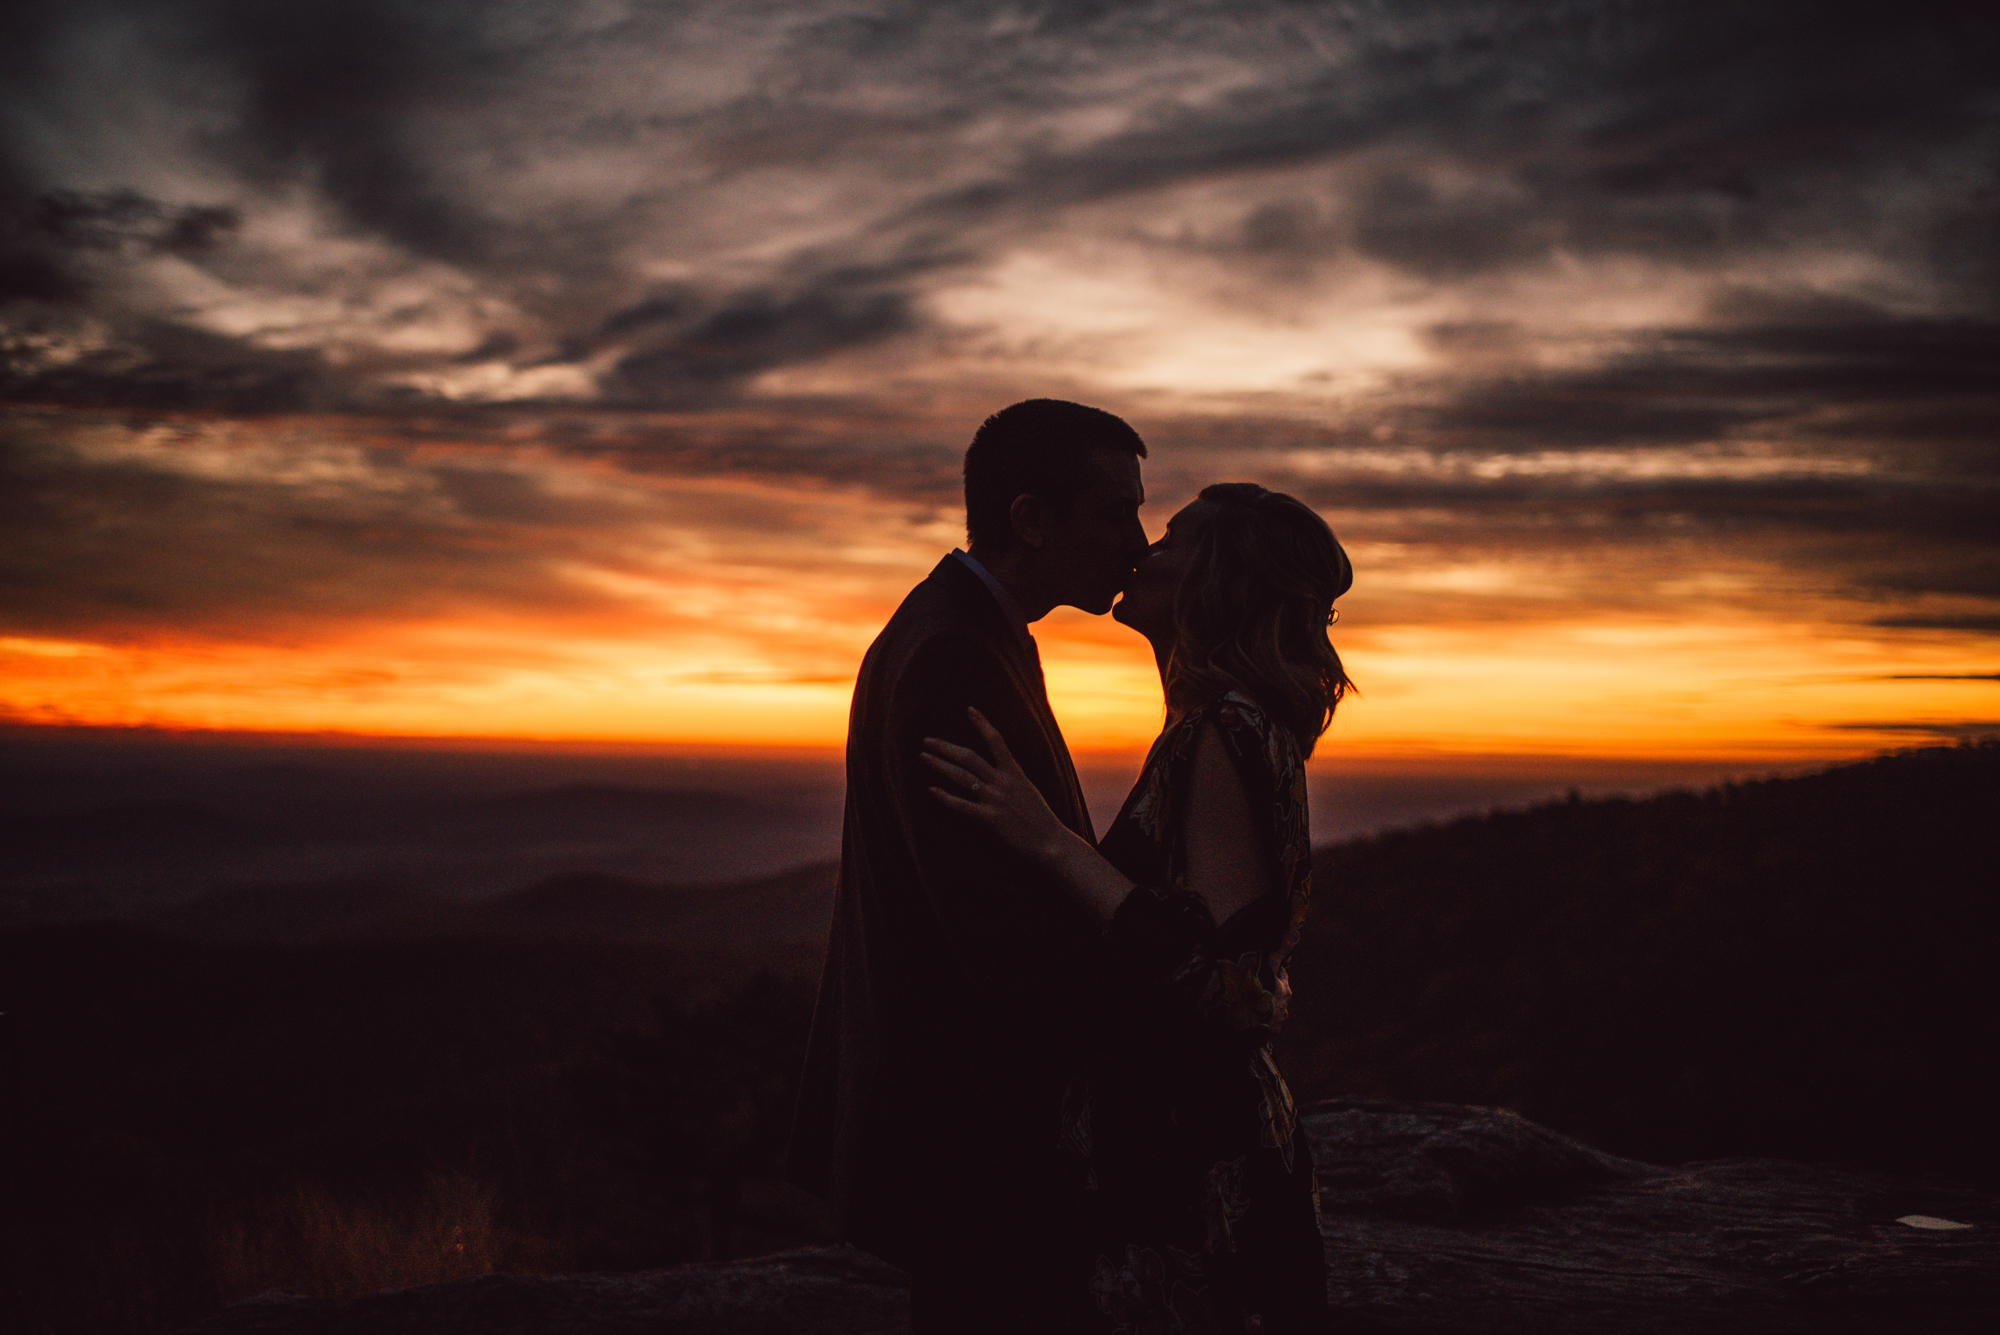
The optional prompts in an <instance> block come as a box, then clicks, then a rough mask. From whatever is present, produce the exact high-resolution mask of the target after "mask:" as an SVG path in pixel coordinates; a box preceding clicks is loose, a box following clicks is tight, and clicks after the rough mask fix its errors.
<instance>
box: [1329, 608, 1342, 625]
mask: <svg viewBox="0 0 2000 1335" xmlns="http://www.w3.org/2000/svg"><path fill="white" fill-rule="evenodd" d="M1338 620H1340V609H1339V608H1338V607H1336V608H1332V609H1331V610H1329V611H1328V612H1327V614H1326V624H1327V625H1329V626H1331V625H1332V624H1333V623H1334V622H1336V621H1338Z"/></svg>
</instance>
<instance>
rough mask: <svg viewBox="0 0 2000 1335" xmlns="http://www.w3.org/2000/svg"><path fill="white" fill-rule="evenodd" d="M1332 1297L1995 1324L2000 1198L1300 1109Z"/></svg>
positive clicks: (339, 1310) (431, 1329) (274, 1334)
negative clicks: (1625, 1154)
mask: <svg viewBox="0 0 2000 1335" xmlns="http://www.w3.org/2000/svg"><path fill="white" fill-rule="evenodd" d="M1306 1125H1307V1128H1308V1130H1309V1133H1310V1135H1311V1137H1312V1143H1313V1151H1314V1158H1315V1162H1316V1163H1317V1164H1318V1165H1319V1177H1320V1188H1321V1204H1322V1212H1321V1217H1322V1219H1323V1221H1324V1227H1325V1232H1326V1240H1327V1257H1328V1262H1329V1269H1330V1278H1329V1289H1330V1293H1331V1297H1332V1300H1333V1305H1334V1308H1335V1310H1336V1312H1337V1313H1339V1314H1340V1316H1341V1317H1342V1318H1343V1320H1342V1322H1341V1323H1340V1324H1341V1327H1342V1328H1343V1329H1345V1330H1347V1331H1350V1332H1358V1331H1382V1332H1386V1331H1397V1332H1410V1333H1411V1335H1417V1333H1423V1335H1474V1333H1475V1332H1480V1333H1486V1332H1492V1333H1494V1335H1500V1333H1502V1332H1520V1333H1521V1335H1530V1333H1533V1335H1567V1333H1569V1332H1575V1335H1585V1333H1586V1332H1587V1333H1588V1335H1612V1333H1614V1332H1632V1333H1634V1335H1639V1333H1642V1332H1644V1333H1652V1332H1658V1333H1659V1335H1668V1333H1670V1332H1671V1333H1672V1335H1681V1333H1682V1332H1703V1333H1704V1335H1733V1333H1735V1332H1741V1333H1742V1335H1784V1333H1785V1332H1815V1333H1819V1332H1834V1333H1840V1332H1855V1333H1856V1335H1859V1333H1860V1332H1864V1331H1866V1332H1876V1331H1884V1330H1891V1329H1893V1330H1895V1331H1897V1332H1899V1335H1943V1333H1946V1332H1960V1331H1964V1332H1968V1333H1969V1332H1974V1331H1977V1332H1981V1333H1982V1335H1984V1333H1985V1332H1990V1331H1993V1330H2000V1200H1996V1199H1995V1198H1994V1197H1991V1196H1988V1195H1984V1194H1982V1193H1979V1192H1975V1191H1972V1190H1970V1189H1967V1188H1965V1187H1962V1186H1956V1185H1953V1184H1950V1183H1947V1182H1943V1181H1930V1180H1924V1181H1918V1180H1911V1179H1907V1178H1897V1177H1890V1176H1885V1175H1880V1174H1872V1173H1863V1172H1854V1171H1849V1170H1845V1169H1838V1168H1823V1167H1809V1166H1806V1165H1801V1164H1794V1163H1787V1162H1781V1161H1776V1160H1749V1159H1742V1160H1725V1161H1718V1162H1714V1163H1698V1164H1688V1165H1684V1166H1682V1167H1679V1168H1661V1167H1656V1166H1653V1165H1650V1164H1644V1163H1639V1162H1636V1161H1633V1160H1630V1159H1620V1158H1616V1157H1614V1156H1612V1155H1608V1154H1603V1153H1600V1152H1598V1151H1596V1150H1593V1149H1591V1148H1589V1147H1588V1146H1586V1145H1582V1144H1579V1143H1578V1142H1576V1141H1574V1140H1570V1139H1568V1138H1566V1137H1564V1136H1561V1135H1558V1134H1556V1133H1555V1132H1553V1131H1550V1130H1548V1129H1546V1128H1544V1127H1540V1126H1537V1125H1535V1124H1534V1123H1532V1122H1529V1121H1526V1120H1524V1119H1523V1118H1520V1117H1518V1116H1515V1115H1514V1114H1512V1113H1508V1112H1504V1111H1499V1110H1494V1109H1485V1108H1467V1107H1460V1106H1457V1105H1448V1104H1393V1103H1377V1102H1365V1101H1356V1100H1334V1101H1330V1102H1327V1103H1323V1104H1320V1105H1317V1106H1316V1107H1314V1108H1313V1109H1311V1110H1310V1111H1309V1112H1308V1113H1307V1115H1306ZM908 1311H909V1304H908V1289H907V1281H906V1278H905V1277H904V1276H902V1275H901V1274H899V1273H898V1272H897V1271H894V1270H892V1269H890V1268H888V1267H886V1266H884V1265H882V1264H881V1263H880V1262H878V1261H875V1260H873V1259H872V1258H870V1257H868V1256H865V1255H863V1254H861V1253H858V1252H854V1251H852V1250H849V1249H845V1248H827V1249H818V1250H806V1251H796V1252H785V1253H781V1254H779V1255H775V1256H765V1257H759V1258H757V1259H755V1260H749V1261H740V1262H735V1263H726V1264H710V1265H687V1266H677V1267H675V1268H672V1269H668V1270H659V1271H652V1272H647V1273H641V1274H631V1275H584V1276H568V1277H538V1276H516V1275H485V1276H481V1277H479V1278H476V1279H468V1280H460V1281H456V1282H453V1283H449V1284H437V1285H432V1286H429V1287H425V1288H418V1289H405V1290H398V1291H394V1292H389V1293H380V1294H375V1295H372V1296H370V1297H367V1298H363V1299H360V1300H358V1301H356V1302H353V1303H349V1304H346V1305H345V1306H336V1305H334V1304H330V1303H323V1302H317V1301H314V1300H312V1299H307V1298H300V1297H296V1296H291V1295H283V1294H267V1295H265V1296H263V1297H261V1298H255V1299H252V1300H250V1301H248V1302H243V1303H238V1304H237V1305H235V1306H234V1307H231V1308H229V1309H227V1310H225V1311H223V1312H221V1313H219V1314H218V1315H216V1316H214V1317H212V1318H210V1319H209V1320H207V1321H204V1322H202V1323H200V1324H199V1325H197V1326H195V1327H194V1328H193V1329H192V1330H191V1331H189V1332H188V1335H460V1333H461V1332H462V1333H463V1335H624V1333H625V1332H635V1333H636V1332H639V1331H645V1332H648V1333H649V1335H662V1333H666V1332H672V1333H675V1335H680V1333H686V1335H695V1333H697V1332H699V1335H750V1333H751V1332H757V1333H758V1335H776V1333H777V1332H815V1333H817V1332H830V1333H839V1335H848V1333H851V1335H863V1333H864V1332H866V1333H868V1335H873V1333H874V1332H885V1333H886V1332H892V1331H902V1330H906V1329H907V1327H908V1320H909V1315H908Z"/></svg>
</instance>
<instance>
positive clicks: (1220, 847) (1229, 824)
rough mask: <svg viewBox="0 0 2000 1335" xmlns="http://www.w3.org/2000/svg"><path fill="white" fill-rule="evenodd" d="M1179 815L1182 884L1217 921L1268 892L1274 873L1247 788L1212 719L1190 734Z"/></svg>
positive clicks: (1227, 918) (1272, 882)
mask: <svg viewBox="0 0 2000 1335" xmlns="http://www.w3.org/2000/svg"><path fill="white" fill-rule="evenodd" d="M1178 815H1179V819H1180V821H1181V849H1182V857H1183V859H1184V862H1185V865H1186V869H1187V886H1188V888H1189V889H1190V890H1192V891H1194V892H1195V893H1196V894H1198V895H1200V896H1201V897H1202V899H1203V900H1204V901H1205V902H1206V903H1207V904H1208V911H1209V912H1210V913H1212V914H1214V915H1215V920H1216V922H1218V923H1225V922H1228V921H1229V920H1230V918H1232V917H1234V916H1235V915H1236V913H1237V911H1238V910H1240V909H1244V908H1247V907H1249V906H1250V905H1251V904H1254V903H1256V902H1257V901H1258V900H1260V899H1262V898H1263V897H1264V896H1265V895H1267V894H1269V893H1270V892H1271V889H1272V887H1273V886H1275V885H1276V884H1277V875H1276V871H1275V869H1274V868H1273V867H1272V866H1271V856H1270V853H1269V851H1268V850H1267V849H1266V848H1265V846H1264V841H1263V839H1262V838H1261V837H1260V835H1259V833H1258V821H1257V814H1256V809H1255V808H1254V807H1253V806H1252V805H1251V801H1250V790H1249V788H1248V787H1246V786H1245V785H1244V782H1243V776H1242V775H1241V774H1240V773H1239V772H1238V771H1237V769H1236V762H1235V761H1233V760H1231V759H1230V758H1229V749H1228V748H1227V747H1226V746H1224V745H1223V742H1222V730H1221V729H1220V728H1218V727H1217V726H1216V725H1215V723H1214V722H1213V721H1212V720H1211V721H1209V722H1205V723H1203V724H1202V725H1201V729H1200V731H1199V732H1198V733H1196V734H1195V740H1194V754H1193V755H1192V756H1190V757H1189V762H1188V777H1187V792H1186V794H1185V796H1184V798H1183V799H1182V800H1181V801H1180V803H1179V812H1178Z"/></svg>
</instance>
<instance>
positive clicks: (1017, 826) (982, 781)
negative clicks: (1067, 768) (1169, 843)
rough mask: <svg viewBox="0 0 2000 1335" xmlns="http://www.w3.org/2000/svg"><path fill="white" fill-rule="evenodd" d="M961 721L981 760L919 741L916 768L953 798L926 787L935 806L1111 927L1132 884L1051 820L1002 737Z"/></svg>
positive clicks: (979, 720) (963, 750) (933, 740)
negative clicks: (1045, 875) (920, 765)
mask: <svg viewBox="0 0 2000 1335" xmlns="http://www.w3.org/2000/svg"><path fill="white" fill-rule="evenodd" d="M965 716H966V717H967V718H969V719H971V720H972V726H973V727H974V728H977V729H978V730H979V735H980V737H981V738H982V739H984V741H985V742H986V745H987V746H988V747H990V748H992V751H993V759H992V760H991V761H988V760H987V759H986V758H985V757H984V756H982V755H980V754H979V753H978V752H977V751H974V750H971V749H970V748H968V747H963V746H954V745H952V744H951V743H950V742H947V741H944V740H942V739H940V738H937V737H926V738H924V763H925V764H927V765H929V766H930V767H931V769H932V770H934V771H935V772H936V773H937V775H938V777H939V778H940V779H942V780H943V781H944V782H946V783H948V784H950V785H951V786H952V788H953V789H955V790H956V791H947V790H945V789H943V788H940V787H938V786H937V785H936V784H933V785H931V792H933V793H934V794H936V795H937V800H938V801H940V802H942V803H944V804H945V805H946V806H948V807H950V808H951V809H952V810H953V811H958V812H963V813H964V814H965V815H968V816H970V817H972V818H973V819H974V820H976V821H978V822H979V823H980V824H982V825H984V826H985V827H986V828H987V829H989V830H991V831H993V833H994V834H996V835H998V836H999V837H1000V841H1001V842H1002V843H1004V844H1006V845H1007V847H1009V848H1011V849H1013V850H1014V851H1015V852H1017V853H1021V854H1024V855H1026V856H1027V857H1028V858H1030V859H1032V860H1033V861H1035V862H1038V863H1040V864H1041V865H1042V866H1044V867H1046V868H1048V869H1049V871H1050V872H1051V873H1052V874H1053V875H1054V877H1055V879H1056V881H1057V882H1058V883H1059V884H1060V885H1061V886H1062V887H1063V888H1064V889H1065V890H1067V891H1068V892H1069V895H1070V897H1071V898H1072V899H1074V900H1075V901H1076V903H1077V905H1078V907H1080V908H1082V909H1083V910H1084V912H1086V913H1088V914H1090V915H1091V916H1092V917H1094V918H1096V919H1097V921H1098V922H1100V923H1106V922H1110V921H1111V916H1112V915H1113V914H1114V913H1116V912H1117V911H1118V906H1119V905H1120V904H1122V903H1123V902H1124V901H1125V897H1126V896H1127V895H1129V894H1131V893H1132V882H1131V881H1129V880H1127V879H1126V878H1125V874H1124V873H1123V872H1121V871H1119V870H1118V869H1117V868H1116V867H1114V866H1112V865H1111V864H1110V863H1109V862H1106V861H1105V860H1104V857H1103V855H1102V854H1100V853H1099V852H1098V851H1097V850H1096V849H1095V848H1093V847H1091V844H1090V841H1089V840H1087V839H1085V838H1084V837H1083V836H1082V835H1080V834H1078V833H1077V832H1076V831H1074V830H1072V829H1070V828H1069V826H1067V825H1064V824H1063V823H1062V822H1061V821H1059V820H1057V819H1056V813H1055V812H1053V811H1051V810H1049V804H1048V803H1047V802H1046V801H1044V800H1043V798H1042V793H1041V790H1040V789H1039V788H1037V787H1035V785H1034V783H1033V782H1032V781H1031V780H1030V779H1029V778H1028V776H1027V774H1026V773H1025V772H1024V771H1023V770H1022V769H1021V766H1020V763H1019V762H1018V761H1016V760H1015V759H1014V753H1013V752H1011V751H1009V750H1008V749H1007V742H1006V739H1005V738H1003V737H1002V736H1001V735H1000V734H999V733H998V732H997V731H995V730H994V728H993V725H992V724H990V723H988V722H987V721H986V720H985V719H984V718H983V717H981V715H980V713H979V711H978V710H976V709H968V710H966V711H965Z"/></svg>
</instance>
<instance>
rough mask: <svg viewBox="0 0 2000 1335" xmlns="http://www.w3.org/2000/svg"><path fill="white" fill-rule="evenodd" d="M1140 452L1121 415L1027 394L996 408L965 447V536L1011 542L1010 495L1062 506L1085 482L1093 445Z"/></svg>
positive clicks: (997, 544) (996, 545)
mask: <svg viewBox="0 0 2000 1335" xmlns="http://www.w3.org/2000/svg"><path fill="white" fill-rule="evenodd" d="M1098 449H1105V450H1120V451H1123V452H1124V453H1126V454H1135V455H1137V456H1138V457H1139V458H1141V459H1143V458H1145V457H1146V442H1145V441H1143V440H1141V439H1139V433H1138V432H1136V431H1134V430H1133V429H1132V428H1131V427H1130V426H1129V425H1128V424H1127V423H1126V421H1125V419H1124V418H1122V417H1118V416H1115V415H1114V414H1111V413H1107V412H1105V411H1104V410H1103V409H1102V408H1091V407H1087V406H1085V405H1084V404H1081V403H1070V402H1068V401H1066V400H1063V399H1027V400H1025V401H1023V402H1021V403H1016V404H1014V405H1012V406H1011V407H1007V408H1002V409H1001V410H1000V411H999V412H997V413H995V414H993V416H991V417H989V418H987V419H986V421H985V423H984V424H983V425H981V426H980V428H979V430H977V431H975V432H974V433H973V435H972V444H971V445H969V446H968V447H966V451H965V534H966V537H967V538H968V539H969V540H970V541H971V543H972V544H973V545H974V546H978V547H985V548H987V549H989V550H992V551H1004V550H1006V549H1007V548H1008V547H1011V546H1012V545H1013V543H1014V521H1013V519H1012V518H1011V517H1010V515H1009V512H1010V511H1011V510H1012V508H1013V505H1014V498H1015V497H1016V496H1024V495H1025V496H1039V497H1041V498H1042V499H1043V500H1045V501H1047V502H1048V503H1049V504H1050V505H1051V506H1053V507H1054V508H1055V510H1056V511H1057V512H1058V513H1061V512H1064V511H1066V510H1067V509H1068V508H1069V506H1070V503H1071V502H1073V501H1074V500H1075V499H1076V496H1077V493H1079V492H1080V491H1082V490H1083V489H1084V487H1086V486H1087V485H1088V484H1089V482H1090V480H1091V470H1090V467H1089V460H1090V456H1091V452H1092V451H1093V450H1098Z"/></svg>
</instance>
